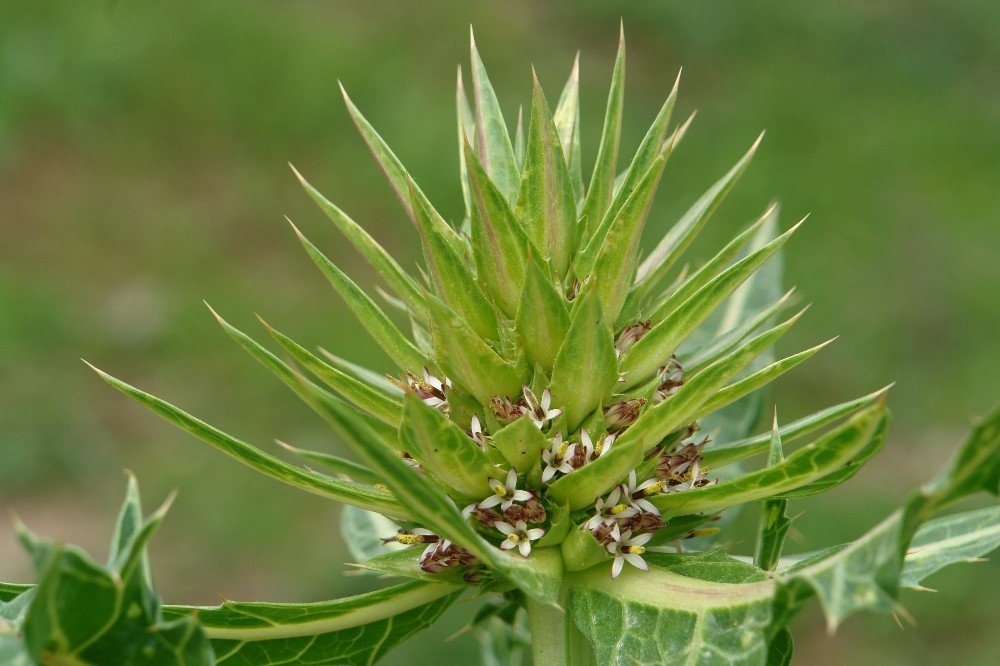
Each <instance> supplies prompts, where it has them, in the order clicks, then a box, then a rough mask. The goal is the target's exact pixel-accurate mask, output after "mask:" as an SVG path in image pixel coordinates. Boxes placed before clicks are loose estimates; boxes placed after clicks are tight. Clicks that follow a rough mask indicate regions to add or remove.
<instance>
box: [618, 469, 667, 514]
mask: <svg viewBox="0 0 1000 666" xmlns="http://www.w3.org/2000/svg"><path fill="white" fill-rule="evenodd" d="M623 486H624V487H623V492H624V494H625V497H627V498H628V501H629V502H630V503H631V504H632V506H634V507H635V508H636V509H638V510H640V511H644V512H646V513H652V514H653V515H656V516H659V515H660V510H659V509H657V508H656V506H654V505H653V503H652V502H650V501H649V500H648V499H646V498H647V497H650V496H652V495H656V494H657V493H660V492H662V491H663V489H664V488H665V487H666V481H664V480H662V479H647V480H645V481H643V482H642V483H636V476H635V470H632V471H631V472H629V473H628V481H626V482H625V483H624V484H623Z"/></svg>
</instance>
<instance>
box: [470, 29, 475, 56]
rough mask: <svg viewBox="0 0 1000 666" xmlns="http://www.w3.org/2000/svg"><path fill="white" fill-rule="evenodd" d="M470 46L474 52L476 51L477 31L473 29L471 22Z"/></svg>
mask: <svg viewBox="0 0 1000 666" xmlns="http://www.w3.org/2000/svg"><path fill="white" fill-rule="evenodd" d="M469 48H470V49H471V50H472V52H473V53H476V31H475V30H473V29H472V24H471V23H470V24H469Z"/></svg>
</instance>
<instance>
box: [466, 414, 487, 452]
mask: <svg viewBox="0 0 1000 666" xmlns="http://www.w3.org/2000/svg"><path fill="white" fill-rule="evenodd" d="M469 436H470V437H472V440H473V441H474V442H475V443H476V444H478V445H479V448H481V449H482V450H483V451H485V450H486V435H484V434H483V425H482V423H480V422H479V415H478V414H473V415H472V424H471V425H470V426H469Z"/></svg>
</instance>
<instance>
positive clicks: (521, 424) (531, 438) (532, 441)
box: [492, 416, 549, 474]
mask: <svg viewBox="0 0 1000 666" xmlns="http://www.w3.org/2000/svg"><path fill="white" fill-rule="evenodd" d="M492 440H493V446H495V447H496V448H497V450H498V451H500V453H502V454H503V457H504V458H505V459H506V460H507V462H509V463H510V464H511V466H513V467H514V469H516V470H517V472H518V474H527V473H528V472H529V471H531V468H532V467H533V466H534V464H535V463H536V462H538V461H539V459H540V458H541V455H542V450H543V449H546V448H548V446H549V440H548V439H547V438H546V437H545V435H543V434H542V431H541V430H539V429H538V427H537V426H536V425H535V424H534V422H533V421H532V420H531V419H529V418H528V417H527V416H522V417H521V418H519V419H517V420H515V421H514V422H513V423H511V424H509V425H506V426H504V427H503V428H501V429H500V430H498V431H497V432H496V433H494V435H493V437H492Z"/></svg>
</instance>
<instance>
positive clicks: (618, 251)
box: [593, 157, 666, 322]
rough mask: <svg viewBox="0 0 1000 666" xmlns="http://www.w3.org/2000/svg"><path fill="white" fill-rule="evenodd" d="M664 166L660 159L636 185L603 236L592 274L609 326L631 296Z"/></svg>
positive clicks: (662, 160) (663, 160) (664, 162)
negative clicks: (645, 228)
mask: <svg viewBox="0 0 1000 666" xmlns="http://www.w3.org/2000/svg"><path fill="white" fill-rule="evenodd" d="M665 165H666V160H665V159H664V158H662V157H660V158H657V159H656V160H654V161H653V163H652V164H651V165H650V167H649V169H648V170H647V171H646V172H645V173H644V175H643V176H642V179H641V180H640V181H639V182H638V183H636V185H635V189H634V190H633V191H632V194H631V195H630V196H629V197H628V199H626V200H625V202H624V203H623V204H622V206H621V207H620V208H619V210H618V213H617V215H616V216H615V217H614V221H613V222H612V223H611V225H610V227H609V228H608V230H607V233H606V235H604V237H603V239H602V241H601V245H600V249H599V251H598V253H597V257H596V259H595V260H594V266H593V274H594V276H595V277H596V279H597V290H598V295H599V297H600V300H601V309H602V310H603V311H604V312H606V313H607V319H608V321H609V322H614V321H615V320H616V319H617V318H618V313H619V312H620V311H621V307H622V303H623V302H624V300H625V295H626V294H627V293H628V285H629V282H630V281H631V280H632V271H633V269H634V266H635V256H636V254H637V253H638V251H639V238H640V237H641V236H642V228H643V226H644V225H645V224H646V218H647V217H648V216H649V210H650V208H651V207H652V205H653V197H654V196H655V195H656V187H657V185H658V184H659V182H660V176H661V175H662V174H663V167H664V166H665ZM595 239H596V237H595Z"/></svg>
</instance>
